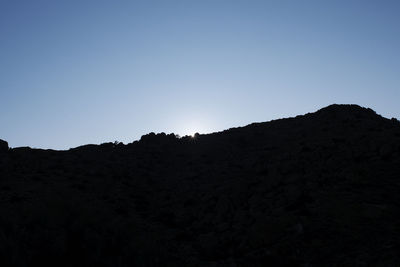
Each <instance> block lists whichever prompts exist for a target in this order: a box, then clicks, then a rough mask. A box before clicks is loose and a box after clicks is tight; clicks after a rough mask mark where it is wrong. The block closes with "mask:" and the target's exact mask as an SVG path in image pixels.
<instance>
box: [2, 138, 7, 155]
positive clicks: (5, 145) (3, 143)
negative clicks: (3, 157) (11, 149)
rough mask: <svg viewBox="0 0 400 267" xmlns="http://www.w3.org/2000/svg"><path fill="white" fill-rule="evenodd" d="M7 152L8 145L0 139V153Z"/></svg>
mask: <svg viewBox="0 0 400 267" xmlns="http://www.w3.org/2000/svg"><path fill="white" fill-rule="evenodd" d="M7 151H8V143H7V142H6V141H4V140H1V139H0V153H3V152H7Z"/></svg>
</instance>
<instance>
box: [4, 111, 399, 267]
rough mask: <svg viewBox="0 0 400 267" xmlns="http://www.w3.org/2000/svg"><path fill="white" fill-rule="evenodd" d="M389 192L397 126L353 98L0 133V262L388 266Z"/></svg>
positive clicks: (392, 231) (392, 243)
mask: <svg viewBox="0 0 400 267" xmlns="http://www.w3.org/2000/svg"><path fill="white" fill-rule="evenodd" d="M399 192H400V123H399V122H398V121H397V120H395V119H392V120H389V119H385V118H382V117H381V116H379V115H377V114H376V113H375V112H374V111H372V110H371V109H365V108H361V107H359V106H356V105H332V106H329V107H326V108H323V109H321V110H319V111H317V112H315V113H310V114H306V115H304V116H297V117H296V118H289V119H281V120H275V121H271V122H267V123H255V124H251V125H248V126H246V127H242V128H234V129H229V130H226V131H223V132H220V133H214V134H208V135H196V136H195V137H194V138H192V137H183V138H176V137H175V136H174V135H173V134H171V135H165V134H157V135H155V134H148V135H145V136H143V137H142V138H141V140H140V141H136V142H133V143H131V144H128V145H123V144H117V143H107V144H102V145H87V146H82V147H78V148H75V149H71V150H69V151H51V150H36V149H30V148H14V149H9V148H8V144H7V143H6V142H3V141H1V142H0V212H1V216H0V259H1V264H2V266H8V265H12V266H47V265H48V266H399V265H400V257H399V254H398V252H399V251H400V215H399V214H400V194H399ZM268 264H269V265H268Z"/></svg>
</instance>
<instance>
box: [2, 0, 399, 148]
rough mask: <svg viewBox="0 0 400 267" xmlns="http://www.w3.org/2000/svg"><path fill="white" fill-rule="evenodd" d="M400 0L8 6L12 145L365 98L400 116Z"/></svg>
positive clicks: (248, 118) (186, 130) (137, 132)
mask: <svg viewBox="0 0 400 267" xmlns="http://www.w3.org/2000/svg"><path fill="white" fill-rule="evenodd" d="M399 14H400V1H390V0H375V1H370V0H365V1H361V0H359V1H356V0H346V1H344V0H337V1H329V0H326V1H321V0H313V1H312V0H304V1H295V0H293V1H285V0H276V1H267V0H266V1H252V0H243V1H236V0H231V1H223V0H212V1H211V0H201V1H200V0H198V1H194V0H193V1H192V0H186V1H183V0H181V1H175V0H166V1H152V0H146V1H122V0H121V1H118V0H113V1H111V0H109V1H104V0H92V1H87V0H79V1H77V0H68V1H61V0H60V1H54V0H48V1H44V0H35V1H29V0H0V139H4V140H6V141H8V142H9V145H10V146H11V147H18V146H31V147H37V148H52V149H68V148H70V147H76V146H79V145H83V144H88V143H96V144H99V143H103V142H109V141H114V140H118V141H122V142H124V143H129V142H132V141H134V140H137V139H139V138H140V136H141V135H143V134H146V133H149V132H166V133H171V132H174V133H176V134H179V135H186V134H193V133H194V132H200V133H209V132H214V131H220V130H224V129H227V128H230V127H237V126H244V125H247V124H250V123H252V122H261V121H268V120H272V119H277V118H283V117H288V116H295V115H298V114H304V113H307V112H313V111H316V110H317V109H319V108H322V107H324V106H327V105H329V104H332V103H355V104H359V105H361V106H365V107H370V108H372V109H374V110H375V111H376V112H377V113H378V114H381V115H383V116H385V117H389V118H391V117H396V118H400V105H399V102H400V101H399V100H400V50H399V49H400V16H399Z"/></svg>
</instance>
